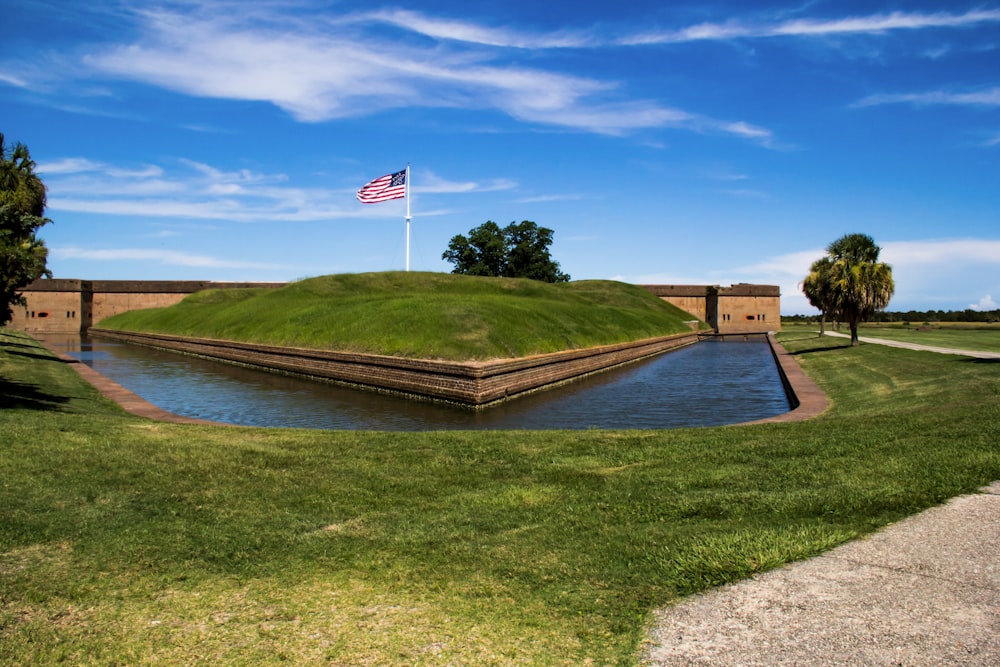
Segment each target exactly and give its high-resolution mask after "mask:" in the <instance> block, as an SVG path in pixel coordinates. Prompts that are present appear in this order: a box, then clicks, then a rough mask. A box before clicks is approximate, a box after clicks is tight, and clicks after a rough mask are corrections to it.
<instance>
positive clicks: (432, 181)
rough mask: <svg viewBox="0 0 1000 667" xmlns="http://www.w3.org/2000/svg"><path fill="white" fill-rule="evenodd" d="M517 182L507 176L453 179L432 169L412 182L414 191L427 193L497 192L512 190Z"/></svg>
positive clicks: (422, 173)
mask: <svg viewBox="0 0 1000 667" xmlns="http://www.w3.org/2000/svg"><path fill="white" fill-rule="evenodd" d="M516 187H517V182H516V181H513V180H510V179H507V178H497V179H493V180H492V181H488V182H485V183H483V182H479V181H451V180H448V179H445V178H442V177H440V176H438V175H437V174H435V173H434V172H432V171H427V172H421V174H420V181H419V183H417V182H414V183H413V184H412V188H413V191H414V192H415V193H416V192H419V193H427V194H442V193H445V194H462V193H471V192H497V191H500V190H512V189H514V188H516Z"/></svg>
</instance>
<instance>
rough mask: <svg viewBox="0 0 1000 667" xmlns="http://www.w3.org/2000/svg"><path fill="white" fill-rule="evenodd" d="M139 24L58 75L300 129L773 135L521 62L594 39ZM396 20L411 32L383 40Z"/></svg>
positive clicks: (212, 21)
mask: <svg viewBox="0 0 1000 667" xmlns="http://www.w3.org/2000/svg"><path fill="white" fill-rule="evenodd" d="M223 7H225V5H223ZM134 19H135V21H136V25H135V31H136V33H137V37H136V38H135V39H134V40H133V41H131V42H129V43H118V44H115V43H111V44H106V45H101V46H96V47H93V48H91V49H90V51H89V53H86V54H84V56H83V57H82V58H81V59H79V64H77V65H74V66H73V67H72V68H63V67H59V68H56V67H53V68H52V72H50V76H52V77H58V76H59V75H60V74H61V73H63V72H67V73H68V74H67V75H68V76H72V75H75V76H77V77H78V78H80V79H88V80H95V79H96V80H101V79H102V78H103V79H105V80H107V79H111V80H113V79H122V80H128V81H138V82H142V83H145V84H149V85H154V86H158V87H161V88H164V89H167V90H171V91H174V92H177V93H181V94H185V95H190V96H197V97H208V98H219V99H231V100H251V101H261V102H269V103H271V104H274V105H275V106H277V107H279V108H281V109H283V110H284V111H286V112H287V113H289V114H290V115H291V116H293V117H294V118H296V119H297V120H299V121H301V122H324V121H330V120H336V119H342V118H351V117H360V116H368V115H371V114H374V113H379V112H384V111H388V110H392V109H401V108H416V107H425V108H434V107H446V108H459V109H463V110H477V109H478V110H483V111H495V112H500V113H503V114H506V115H508V116H510V117H512V118H514V119H517V120H520V121H524V122H527V123H533V124H539V125H548V126H557V127H564V128H569V129H573V130H578V131H583V132H592V133H600V134H609V135H620V134H625V133H629V132H633V131H636V130H645V129H657V128H676V129H686V130H690V131H695V132H708V133H717V134H723V135H729V136H732V137H735V138H739V139H744V140H749V141H752V142H756V143H760V144H762V145H768V144H769V142H770V141H771V133H770V131H769V130H767V129H765V128H760V127H757V126H755V125H753V124H751V123H748V122H746V121H741V120H739V119H715V118H710V117H707V116H705V115H704V114H699V113H693V112H689V111H686V110H682V109H677V108H674V107H672V106H670V105H669V104H664V103H663V102H661V101H658V100H650V99H633V98H632V97H631V96H630V95H629V91H627V90H624V89H622V87H621V86H620V84H619V82H617V81H613V80H601V79H597V78H593V77H587V76H581V75H578V74H571V73H567V72H565V71H559V70H558V69H557V68H552V67H549V68H546V67H545V66H543V65H541V64H540V61H538V60H536V59H533V58H530V57H529V58H528V59H527V60H526V61H525V62H523V63H522V62H521V57H520V56H518V55H517V54H518V53H520V52H521V51H524V50H530V49H550V48H563V47H577V48H581V47H588V46H589V47H593V48H599V47H600V43H599V41H598V40H596V39H595V38H594V37H593V36H592V35H590V34H588V33H586V32H576V33H569V32H555V33H545V34H538V33H530V32H526V31H520V30H517V29H511V28H492V27H486V26H483V25H480V24H477V23H474V22H472V21H463V20H452V19H440V18H435V17H431V16H427V15H425V14H422V13H418V12H412V11H406V10H383V11H379V12H371V13H367V14H355V15H351V16H346V17H340V18H339V19H338V18H336V17H334V18H329V19H328V20H325V21H323V20H321V21H316V22H315V24H309V23H305V22H303V21H302V20H300V19H294V18H291V17H289V16H287V15H285V14H282V13H280V12H278V11H276V10H275V9H274V8H273V7H271V8H270V10H269V7H268V6H267V5H264V6H263V7H258V8H256V9H255V11H253V12H251V13H250V15H249V16H246V15H244V12H242V11H240V12H234V11H232V7H229V8H228V9H226V10H225V11H223V10H221V9H218V8H213V6H212V5H192V8H191V10H190V11H187V12H185V13H180V12H176V11H169V10H166V9H157V10H136V11H135V13H134ZM385 24H391V25H392V26H393V27H395V28H398V31H399V33H400V34H399V35H387V34H385ZM379 26H381V28H382V29H381V30H377V29H376V28H377V27H379ZM289 35H294V39H290V38H289Z"/></svg>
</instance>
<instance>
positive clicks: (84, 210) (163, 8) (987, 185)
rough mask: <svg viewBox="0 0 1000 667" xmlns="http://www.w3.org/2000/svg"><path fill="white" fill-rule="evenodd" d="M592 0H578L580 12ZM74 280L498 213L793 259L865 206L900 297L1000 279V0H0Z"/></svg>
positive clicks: (230, 263) (657, 246) (699, 252)
mask: <svg viewBox="0 0 1000 667" xmlns="http://www.w3.org/2000/svg"><path fill="white" fill-rule="evenodd" d="M569 8H572V9H569ZM0 13H2V15H3V17H4V29H3V33H4V39H3V40H2V42H0V100H2V105H0V132H3V133H4V134H5V135H6V138H7V141H8V142H11V143H12V142H15V141H20V142H23V143H25V144H27V145H28V147H29V149H30V150H31V153H32V156H33V158H34V159H35V161H36V162H37V163H38V165H39V166H38V171H39V173H40V174H41V176H42V177H43V179H44V180H45V182H46V184H47V186H48V192H49V200H48V202H49V206H48V209H47V215H48V216H49V217H50V218H51V219H52V220H53V224H51V225H48V226H46V227H44V228H43V229H42V232H41V235H42V237H43V238H44V239H45V241H46V244H47V245H48V247H49V249H50V255H49V267H50V268H51V270H52V271H53V273H54V274H55V276H56V277H61V278H84V279H150V280H152V279H199V280H261V281H283V280H295V279H299V278H304V277H308V276H315V275H322V274H327V273H341V272H365V271H383V270H390V269H402V268H403V267H404V266H405V260H406V250H405V248H406V244H405V224H404V214H405V205H404V202H403V201H402V200H397V201H392V202H385V203H380V204H374V205H363V204H360V203H358V202H357V201H356V199H355V192H356V190H357V189H358V188H359V187H361V186H362V185H363V184H364V183H366V182H367V181H369V180H371V179H374V178H376V177H378V176H381V175H383V174H386V173H389V172H393V171H397V170H399V169H403V168H404V167H405V166H406V165H407V164H408V163H409V164H410V165H411V185H412V191H411V198H410V204H411V209H412V216H413V221H412V227H411V249H410V264H411V269H413V270H420V271H449V270H450V268H451V266H450V265H449V264H447V263H446V262H444V261H443V260H441V253H442V252H443V251H444V250H445V248H446V246H447V243H448V240H449V239H450V238H451V237H452V236H454V235H455V234H461V233H466V232H467V231H468V230H469V229H471V228H472V227H475V226H478V225H480V224H482V223H483V222H485V221H486V220H494V221H496V222H498V223H499V224H501V225H505V224H507V223H509V222H511V221H521V220H533V221H535V222H537V223H538V224H539V225H542V226H545V227H549V228H552V229H553V230H555V241H554V243H553V246H552V254H553V256H554V258H555V259H556V260H557V261H559V262H560V264H561V267H562V269H563V270H564V271H566V272H567V273H569V274H571V275H572V277H573V278H574V279H584V278H612V279H618V280H624V281H627V282H636V283H693V284H721V285H729V284H732V283H738V282H751V283H765V284H777V285H780V286H781V288H782V310H783V312H784V313H786V314H791V313H799V312H802V313H806V312H813V311H812V309H811V308H810V307H809V306H808V304H807V303H806V302H805V300H804V298H803V297H802V296H801V294H800V292H799V290H798V283H799V282H800V281H801V280H802V278H803V277H804V275H805V273H806V271H807V269H808V266H809V264H810V263H811V262H812V260H814V259H816V258H818V257H820V256H821V255H822V254H823V249H824V248H825V246H826V245H827V244H828V243H829V242H830V241H832V240H834V239H835V238H837V237H839V236H841V235H842V234H845V233H852V232H861V233H866V234H870V235H871V236H872V237H873V238H874V239H875V241H876V242H877V243H878V244H879V245H880V246H881V247H882V249H883V250H882V259H883V260H884V261H887V262H888V263H890V264H891V265H892V266H893V271H894V275H895V278H896V295H895V297H894V298H893V300H892V302H891V303H890V304H889V309H890V310H909V309H920V310H923V309H944V310H951V309H964V308H967V307H974V308H987V309H993V308H997V307H998V306H997V302H1000V3H996V2H989V1H987V2H963V1H954V2H940V1H939V2H903V1H899V2H892V1H888V0H873V1H867V2H851V1H843V2H841V1H838V2H832V1H831V2H823V1H816V2H810V1H807V0H803V1H802V2H797V3H769V2H750V1H745V2H734V1H732V0H730V1H728V2H713V1H712V0H707V1H697V2H694V1H692V2H663V1H662V0H656V1H647V0H633V1H632V2H628V3H610V2H597V1H593V0H581V1H579V2H574V3H571V4H570V3H543V2H535V1H533V2H524V1H522V0H508V1H507V2H502V3H497V2H482V1H480V0H462V1H461V2H458V1H455V0H428V1H425V2H409V3H406V2H399V3H391V2H390V3H380V2H377V1H375V2H372V1H371V0H369V1H366V2H351V1H344V2H337V1H335V0H326V1H324V2H311V1H307V0H303V1H300V2H296V1H291V2H267V1H263V2H253V3H246V2H195V1H190V2H188V1H178V2H135V1H133V2H116V1H113V0H91V1H90V2H87V3H80V2H76V1H75V0H52V1H48V2H45V1H40V2H37V1H32V0H0Z"/></svg>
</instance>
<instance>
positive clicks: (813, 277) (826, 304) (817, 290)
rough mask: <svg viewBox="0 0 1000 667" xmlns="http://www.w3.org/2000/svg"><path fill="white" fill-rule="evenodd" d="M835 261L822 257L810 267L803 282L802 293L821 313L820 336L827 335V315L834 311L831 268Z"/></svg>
mask: <svg viewBox="0 0 1000 667" xmlns="http://www.w3.org/2000/svg"><path fill="white" fill-rule="evenodd" d="M831 266H833V261H832V260H831V259H830V258H829V257H821V258H819V259H817V260H816V261H815V262H813V263H812V266H810V267H809V275H808V276H806V277H805V280H803V281H802V285H801V287H802V293H803V294H805V295H806V299H808V300H809V303H810V304H811V305H812V307H813V308H816V309H817V310H819V312H820V320H819V335H820V336H822V335H823V334H825V333H826V315H827V313H832V312H833V310H834V306H835V304H834V302H833V290H832V289H831V284H830V267H831Z"/></svg>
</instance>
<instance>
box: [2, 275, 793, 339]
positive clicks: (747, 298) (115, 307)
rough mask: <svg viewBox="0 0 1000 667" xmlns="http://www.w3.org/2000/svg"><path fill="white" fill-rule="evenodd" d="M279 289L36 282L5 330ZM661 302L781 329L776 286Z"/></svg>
mask: <svg viewBox="0 0 1000 667" xmlns="http://www.w3.org/2000/svg"><path fill="white" fill-rule="evenodd" d="M284 285H285V283H252V282H210V281H198V280H78V279H67V278H54V279H53V278H50V279H45V278H43V279H41V280H36V281H35V282H34V283H32V284H31V285H29V286H27V287H26V288H24V289H23V290H21V293H22V294H23V295H24V298H25V300H26V302H27V305H25V306H15V307H14V308H13V311H14V317H13V319H12V321H11V322H10V324H9V326H10V327H11V328H13V329H18V330H21V331H26V332H28V333H85V332H86V331H87V330H88V329H89V328H90V327H92V326H94V325H96V324H97V323H98V322H100V321H101V320H103V319H105V318H106V317H110V316H112V315H115V314H117V313H121V312H125V311H128V310H138V309H141V308H162V307H166V306H172V305H174V304H175V303H178V302H179V301H181V300H182V299H183V298H184V297H186V296H188V295H189V294H193V293H195V292H199V291H201V290H206V289H232V288H246V287H271V288H277V287H282V286H284ZM641 287H643V288H645V289H647V290H649V291H650V292H652V293H653V294H655V295H656V296H658V297H659V298H661V299H663V300H664V301H669V302H670V303H672V304H674V305H675V306H677V307H678V308H680V309H681V310H683V311H685V312H688V313H690V314H691V315H692V316H693V317H694V318H697V319H699V320H701V321H703V322H705V323H706V324H708V325H709V326H710V327H711V328H712V330H713V331H714V332H715V333H717V334H757V333H767V332H769V331H778V330H780V329H781V293H780V290H779V289H778V287H777V286H776V285H750V284H745V283H743V284H738V285H733V286H731V287H720V286H718V285H642V286H641Z"/></svg>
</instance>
